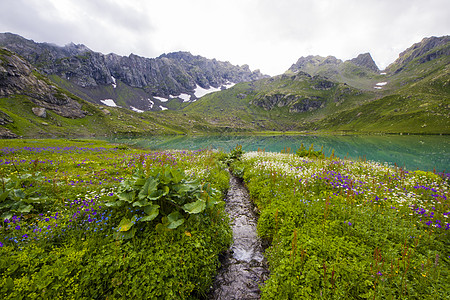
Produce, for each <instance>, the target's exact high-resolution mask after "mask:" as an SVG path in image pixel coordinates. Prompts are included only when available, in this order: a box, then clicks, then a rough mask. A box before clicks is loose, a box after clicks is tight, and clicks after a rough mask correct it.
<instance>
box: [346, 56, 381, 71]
mask: <svg viewBox="0 0 450 300" xmlns="http://www.w3.org/2000/svg"><path fill="white" fill-rule="evenodd" d="M350 62H352V63H353V64H355V65H357V66H360V67H364V68H367V69H369V70H371V71H373V72H377V73H379V72H380V70H379V69H378V67H377V65H376V63H375V62H374V61H373V58H372V56H371V55H370V53H363V54H360V55H358V56H357V57H356V58H353V59H351V60H350Z"/></svg>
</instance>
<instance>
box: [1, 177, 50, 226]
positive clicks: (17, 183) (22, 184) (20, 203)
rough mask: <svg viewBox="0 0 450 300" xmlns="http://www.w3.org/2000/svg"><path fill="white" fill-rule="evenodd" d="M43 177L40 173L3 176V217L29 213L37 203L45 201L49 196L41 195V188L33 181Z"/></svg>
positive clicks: (3, 218) (7, 217)
mask: <svg viewBox="0 0 450 300" xmlns="http://www.w3.org/2000/svg"><path fill="white" fill-rule="evenodd" d="M41 179H42V176H41V175H40V174H39V173H36V174H30V173H25V174H22V175H20V176H19V175H16V174H14V175H12V176H11V177H8V178H2V188H3V189H2V192H1V194H0V213H1V217H0V218H1V219H2V220H5V219H9V218H11V217H12V216H13V215H14V214H23V213H29V212H31V211H32V210H33V208H35V207H34V206H33V204H34V205H36V204H41V203H43V202H44V201H45V200H46V198H47V197H42V196H39V191H40V188H39V187H38V186H34V185H33V183H36V181H39V180H41Z"/></svg>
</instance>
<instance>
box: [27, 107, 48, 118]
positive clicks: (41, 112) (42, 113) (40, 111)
mask: <svg viewBox="0 0 450 300" xmlns="http://www.w3.org/2000/svg"><path fill="white" fill-rule="evenodd" d="M31 110H32V111H33V114H35V115H36V116H38V117H40V118H47V110H46V109H45V108H44V107H33V108H32V109H31Z"/></svg>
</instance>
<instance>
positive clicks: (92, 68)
mask: <svg viewBox="0 0 450 300" xmlns="http://www.w3.org/2000/svg"><path fill="white" fill-rule="evenodd" d="M0 46H4V47H7V48H8V49H10V50H12V51H15V52H16V53H18V54H19V55H21V56H22V57H25V58H26V59H27V60H28V61H29V62H30V63H31V64H33V65H35V66H38V67H39V70H40V71H42V72H43V73H45V74H50V75H58V76H59V77H61V78H63V79H65V80H69V81H70V82H71V83H73V84H74V85H73V86H71V87H70V89H71V92H73V93H74V94H77V92H80V93H79V94H84V95H86V90H85V89H91V90H92V89H96V88H100V89H101V90H102V91H103V90H104V88H103V86H107V85H108V86H111V85H112V86H114V88H116V87H117V83H118V82H119V81H120V83H121V84H122V83H123V84H125V85H128V86H129V87H133V88H137V89H139V90H134V91H133V94H131V95H130V97H128V98H127V104H128V105H130V106H134V107H148V101H147V100H146V99H149V98H151V96H159V97H164V98H169V96H170V95H174V96H176V95H180V94H182V93H184V94H193V93H194V90H195V88H196V87H197V86H201V87H204V88H208V87H214V88H219V87H221V86H224V85H227V84H229V83H230V82H233V83H238V82H242V81H252V80H257V79H261V78H265V77H268V76H265V75H263V74H261V72H260V71H259V70H255V71H253V72H252V71H251V70H250V69H249V67H248V66H247V65H244V66H235V65H232V64H231V63H230V62H221V61H217V60H215V59H207V58H204V57H201V56H196V55H192V54H191V53H189V52H174V53H169V54H163V55H161V56H159V57H157V58H145V57H140V56H138V55H135V54H130V55H129V56H119V55H116V54H107V55H104V54H102V53H98V52H94V51H92V50H90V49H89V48H87V47H86V46H83V45H75V44H70V45H67V46H65V47H59V46H56V45H51V44H47V43H35V42H34V41H31V40H27V39H25V38H23V37H21V36H18V35H14V34H11V33H0ZM1 76H4V74H3V73H2V71H1V70H0V78H1ZM125 88H126V87H125ZM81 92H82V93H81ZM100 93H101V92H100ZM97 94H99V93H97ZM94 95H96V93H92V96H89V97H91V98H90V99H87V100H91V101H92V102H94V103H98V102H99V100H101V99H105V98H98V97H101V96H94ZM105 96H106V95H105ZM96 97H97V98H96ZM149 109H150V108H149ZM151 109H155V110H156V109H157V106H156V105H155V106H154V107H153V106H152V107H151Z"/></svg>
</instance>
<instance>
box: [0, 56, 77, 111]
mask: <svg viewBox="0 0 450 300" xmlns="http://www.w3.org/2000/svg"><path fill="white" fill-rule="evenodd" d="M0 58H1V61H2V64H1V68H0V97H8V96H12V95H25V96H28V97H29V98H30V100H31V101H33V102H34V103H35V104H36V105H38V106H39V107H41V108H45V109H49V110H52V111H54V112H55V113H56V114H58V115H60V116H63V117H67V118H83V117H84V116H85V115H86V113H85V112H84V111H83V110H82V109H81V104H80V103H78V102H77V101H76V100H74V99H72V98H71V97H69V96H68V95H67V94H66V93H65V92H64V91H63V90H61V89H59V88H57V87H55V86H54V85H52V84H51V82H50V81H49V80H48V79H47V78H46V77H45V76H43V75H41V74H40V73H39V72H38V71H36V70H35V69H33V67H32V66H31V65H30V64H29V63H28V62H26V61H25V60H23V59H22V58H21V57H19V56H17V55H15V54H14V53H12V52H10V51H8V50H6V49H1V48H0Z"/></svg>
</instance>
